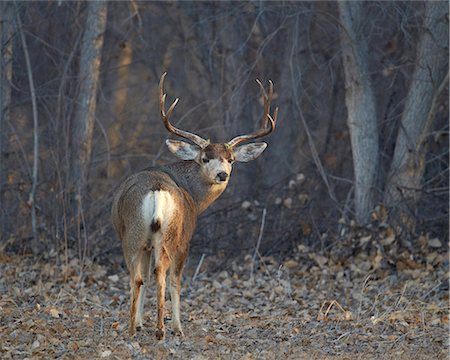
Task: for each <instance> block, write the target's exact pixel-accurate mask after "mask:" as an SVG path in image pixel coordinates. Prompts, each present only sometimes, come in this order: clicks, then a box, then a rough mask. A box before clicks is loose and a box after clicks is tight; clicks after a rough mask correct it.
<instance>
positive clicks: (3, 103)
mask: <svg viewBox="0 0 450 360" xmlns="http://www.w3.org/2000/svg"><path fill="white" fill-rule="evenodd" d="M13 6H14V4H13V3H12V2H1V3H0V204H4V201H3V200H4V196H3V186H4V185H5V183H6V166H5V164H4V157H3V152H4V151H5V150H6V149H7V141H8V137H7V136H6V124H7V123H8V122H9V118H10V113H11V81H12V55H13V47H12V43H13V41H12V36H13V18H14V8H13ZM6 225H7V223H6V219H5V209H4V208H3V207H2V208H0V229H2V231H0V243H1V242H2V240H4V239H3V238H2V237H3V236H5V237H6V236H7V228H6Z"/></svg>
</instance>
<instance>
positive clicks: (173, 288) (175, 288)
mask: <svg viewBox="0 0 450 360" xmlns="http://www.w3.org/2000/svg"><path fill="white" fill-rule="evenodd" d="M183 265H184V260H183V261H180V262H177V261H174V262H173V263H172V264H171V266H170V298H171V301H172V329H173V332H174V334H175V335H179V336H184V334H183V330H182V329H181V322H180V291H181V275H182V271H183Z"/></svg>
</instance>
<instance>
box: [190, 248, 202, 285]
mask: <svg viewBox="0 0 450 360" xmlns="http://www.w3.org/2000/svg"><path fill="white" fill-rule="evenodd" d="M203 260H205V254H202V257H201V258H200V261H199V262H198V265H197V268H196V269H195V273H194V276H193V277H192V281H191V284H193V283H194V281H195V279H196V278H197V275H198V273H199V271H200V268H201V267H202V264H203Z"/></svg>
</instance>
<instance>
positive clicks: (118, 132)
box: [107, 42, 133, 178]
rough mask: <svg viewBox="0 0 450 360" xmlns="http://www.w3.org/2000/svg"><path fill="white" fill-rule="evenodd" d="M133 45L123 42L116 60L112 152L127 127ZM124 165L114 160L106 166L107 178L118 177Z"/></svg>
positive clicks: (110, 140) (111, 131)
mask: <svg viewBox="0 0 450 360" xmlns="http://www.w3.org/2000/svg"><path fill="white" fill-rule="evenodd" d="M132 46H133V43H132V42H131V43H126V42H124V43H123V44H122V45H121V47H120V55H119V60H118V64H117V67H118V73H117V81H116V87H115V88H116V90H115V92H114V122H113V124H112V125H111V127H110V128H109V132H108V139H109V145H110V147H111V149H113V151H115V150H117V148H118V147H119V146H120V144H121V143H122V140H123V139H122V127H123V126H127V123H126V120H127V119H126V118H125V117H126V116H124V115H125V106H126V104H127V99H128V79H129V72H130V71H129V70H130V66H131V63H132V60H133V50H132ZM124 165H125V161H124V160H114V161H113V162H109V164H108V171H107V172H108V177H112V178H115V177H119V175H120V174H121V173H122V171H123V167H124Z"/></svg>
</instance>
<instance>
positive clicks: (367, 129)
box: [339, 1, 378, 224]
mask: <svg viewBox="0 0 450 360" xmlns="http://www.w3.org/2000/svg"><path fill="white" fill-rule="evenodd" d="M363 7H364V3H363V2H347V1H339V13H340V19H341V22H342V26H343V27H344V28H341V30H340V38H341V45H342V60H343V66H344V74H345V90H346V93H345V103H346V105H347V113H348V118H347V123H348V127H349V130H350V140H351V145H352V155H353V169H354V176H355V212H356V221H357V222H358V223H359V224H365V223H367V222H368V221H369V219H370V211H371V210H372V209H373V207H374V201H375V199H374V187H375V183H376V173H377V169H378V129H377V115H376V107H375V98H374V95H373V90H372V83H371V80H370V76H369V73H368V51H367V38H366V37H365V36H364V34H363V25H364V22H365V21H366V19H365V17H364V12H363Z"/></svg>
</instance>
